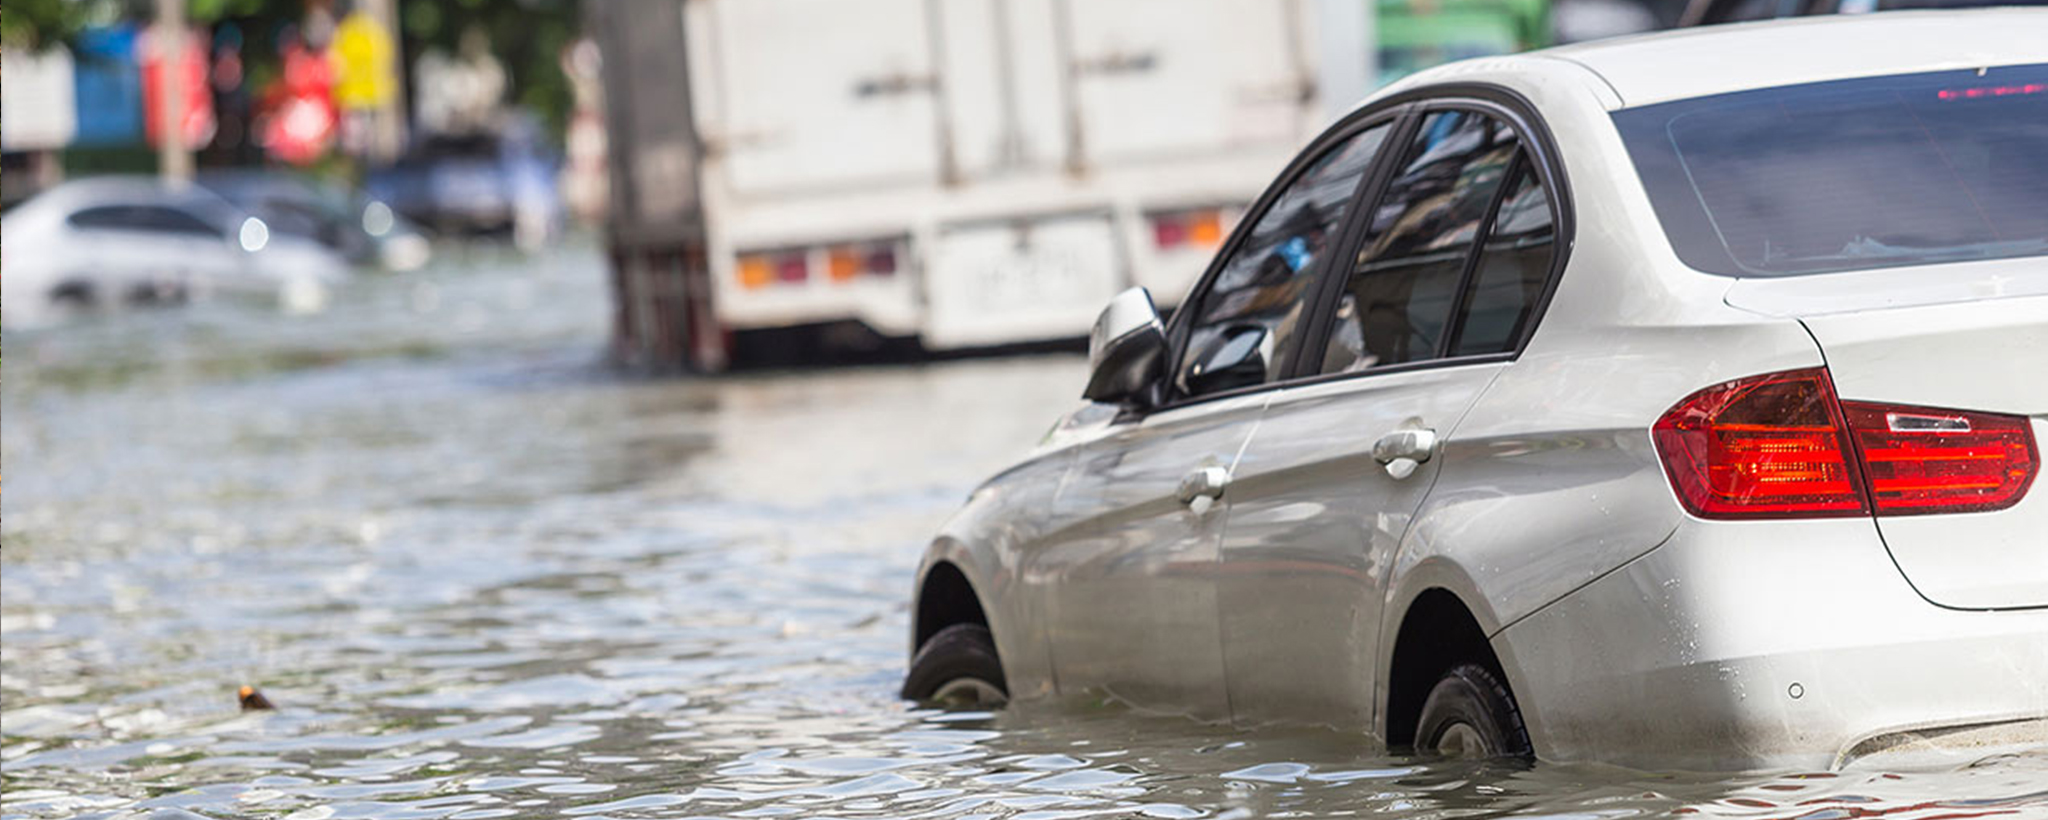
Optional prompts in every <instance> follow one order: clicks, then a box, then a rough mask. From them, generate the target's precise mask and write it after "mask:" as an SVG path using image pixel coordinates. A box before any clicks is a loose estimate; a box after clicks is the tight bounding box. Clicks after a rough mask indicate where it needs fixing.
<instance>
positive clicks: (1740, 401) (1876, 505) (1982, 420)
mask: <svg viewBox="0 0 2048 820" xmlns="http://www.w3.org/2000/svg"><path fill="white" fill-rule="evenodd" d="M2027 425H2028V422H2027V420H2026V419H2025V418H2023V417H2017V416H2001V415H1993V414H1988V413H1971V412H1961V411H1952V410H1936V409H1930V408H1924V407H1904V406H1891V405H1882V404H1873V403H1869V402H1844V401H1841V400H1839V399H1838V398H1836V396H1835V389H1834V380H1833V379H1832V378H1830V377H1829V376H1828V371H1827V369H1826V368H1822V367H1816V368H1809V369H1803V370H1789V371H1785V372H1783V373H1770V374H1765V375H1761V376H1751V377H1748V378H1743V379H1736V380H1734V381H1730V382H1725V383H1722V384H1718V385H1715V386H1713V387H1709V388H1707V389H1705V390H1701V391H1699V392H1697V393H1694V394H1692V395H1690V396H1687V397H1686V398H1685V399H1684V400H1683V401H1680V402H1679V403H1678V404H1677V405H1676V406H1674V407H1672V408H1671V409H1670V410H1669V411H1667V412H1665V414H1664V416H1663V417H1662V418H1660V419H1658V420H1657V423H1656V425H1655V426H1654V427H1653V428H1652V429H1651V437H1652V438H1653V439H1654V440H1655V442H1656V445H1657V452H1658V455H1659V456H1660V457H1661V458H1662V459H1663V462H1664V472H1665V474H1666V476H1668V477H1669V478H1670V480H1671V487H1672V489H1673V490H1674V491H1675V492H1676V493H1677V494H1678V499H1679V501H1680V503H1682V504H1684V505H1685V508H1686V509H1687V510H1688V511H1690V512H1691V513H1692V514H1693V515H1696V516H1699V517H1701V518H1713V519H1745V518H1831V517H1842V516H1855V515H1869V514H1872V513H1875V514H1878V515H1903V514H1913V513H1933V512H1972V511H1984V510H1994V509H2003V508H2005V507H2009V506H2011V505H2013V504H2015V503H2018V501H2019V498H2020V496H2021V495H2023V494H2025V492H2026V488H2027V485H2028V484H2029V483H2031V482H2032V480H2033V476H2034V473H2035V472H2036V470H2037V468H2038V465H2039V458H2038V456H2037V455H2036V451H2035V449H2034V441H2033V433H2032V431H2031V430H2030V429H2029V428H2028V426H2027Z"/></svg>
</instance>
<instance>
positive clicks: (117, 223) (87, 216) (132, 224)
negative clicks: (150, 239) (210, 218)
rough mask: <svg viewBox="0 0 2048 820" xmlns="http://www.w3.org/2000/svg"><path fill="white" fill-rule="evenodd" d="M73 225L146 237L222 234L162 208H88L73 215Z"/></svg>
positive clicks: (198, 220)
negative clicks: (135, 232)
mask: <svg viewBox="0 0 2048 820" xmlns="http://www.w3.org/2000/svg"><path fill="white" fill-rule="evenodd" d="M69 221H70V223H71V224H72V225H73V226H76V227H80V228H93V229H101V230H116V231H141V232H145V233H157V234H172V235H178V236H202V237H209V238H215V239H218V238H220V237H221V233H220V231H218V230H216V229H215V228H214V227H213V226H211V225H208V224H206V222H205V220H202V219H200V218H199V217H196V216H193V215H191V214H188V213H185V212H184V211H180V210H178V209H176V208H165V207H162V206H158V205H103V206H100V207H96V208H86V209H84V210H81V211H79V212H78V213H75V214H72V215H71V218H70V220H69Z"/></svg>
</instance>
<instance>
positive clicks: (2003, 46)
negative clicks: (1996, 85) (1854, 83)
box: [1542, 8, 2048, 106]
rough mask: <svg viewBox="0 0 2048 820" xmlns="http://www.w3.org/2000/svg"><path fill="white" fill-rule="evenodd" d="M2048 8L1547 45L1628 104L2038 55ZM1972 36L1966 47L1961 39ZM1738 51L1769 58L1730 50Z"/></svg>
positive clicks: (1826, 20) (1823, 20) (1785, 23)
mask: <svg viewBox="0 0 2048 820" xmlns="http://www.w3.org/2000/svg"><path fill="white" fill-rule="evenodd" d="M2043 42H2048V9H2039V8H2034V9H2026V8H2013V9H1986V10H1981V11H1972V12H1968V13H1963V14H1957V13H1952V12H1939V11H1895V12H1886V13H1884V14H1873V15H1847V16H1838V17H1809V18H1800V19H1790V20H1776V21H1771V22H1767V23H1754V24H1749V23H1739V24H1733V25H1727V26H1715V27H1711V28H1700V29H1690V30H1684V31H1671V32H1660V33H1657V34H1651V35H1641V36H1635V37H1618V38H1615V39H1612V40H1595V41H1592V42H1587V43H1580V44H1575V45H1569V46H1561V47H1558V48H1553V49H1547V50H1545V51H1544V52H1542V53H1543V54H1544V55H1546V56H1549V57H1554V58H1560V59H1567V60H1573V61H1576V62H1579V63H1581V64H1583V65H1585V66H1586V67H1587V68H1590V69H1592V70H1593V71H1595V72H1597V73H1599V75H1600V76H1601V77H1604V78H1606V80H1607V81H1608V82H1609V83H1611V84H1612V85H1613V86H1614V90H1615V93H1617V94H1619V95H1620V97H1621V101H1622V105H1623V106H1638V105H1651V104H1654V103H1660V102H1669V101H1671V100H1679V99H1685V98H1689V97H1703V96H1707V95H1710V94H1722V93H1727V92H1731V91H1741V90H1746V89H1751V88H1762V87H1766V86H1779V85H1792V84H1796V83H1812V82H1822V81H1825V80H1844V79H1849V78H1853V77H1872V76H1878V75H1883V74H1896V73H1901V72H1902V71H1903V70H1908V69H1906V68H1905V67H1908V66H1910V67H1911V69H1910V70H1912V71H1942V70H1958V69H1974V68H1978V67H1981V66H1987V65H2005V64H2021V63H2037V62H2040V61H2041V58H2042V50H2041V43H2043ZM1961 43H1967V44H1968V45H1967V46H1966V47H1958V44H1961ZM1730 54H1745V55H1767V56H1768V59H1743V60H1732V59H1728V56H1727V55H1730Z"/></svg>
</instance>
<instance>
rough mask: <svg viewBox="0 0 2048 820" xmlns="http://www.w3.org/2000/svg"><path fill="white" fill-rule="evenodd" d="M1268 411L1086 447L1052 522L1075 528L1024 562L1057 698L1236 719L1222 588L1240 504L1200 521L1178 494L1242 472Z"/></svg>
mask: <svg viewBox="0 0 2048 820" xmlns="http://www.w3.org/2000/svg"><path fill="white" fill-rule="evenodd" d="M1267 398H1268V395H1267V394H1264V393H1256V394H1252V395H1249V396H1238V397H1234V398H1226V399H1219V400H1216V401H1210V402H1202V403H1198V404H1193V405H1188V406H1184V407H1180V408H1175V409H1168V410H1163V411H1160V412H1156V413H1152V414H1150V415H1147V416H1146V417H1144V418H1142V419H1138V420H1134V421H1129V422H1125V423H1123V424H1118V425H1112V426H1110V427H1108V428H1106V429H1104V430H1103V432H1102V435H1101V436H1100V437H1099V438H1096V439H1094V440H1091V441H1088V442H1085V443H1083V444H1081V445H1080V446H1079V447H1078V449H1077V455H1076V456H1075V458H1076V465H1075V469H1074V470H1073V472H1072V474H1071V475H1070V476H1069V477H1068V479H1067V482H1066V486H1065V487H1064V488H1063V489H1062V491H1061V493H1060V497H1059V500H1058V502H1057V503H1056V504H1055V508H1056V509H1055V513H1054V516H1055V517H1056V518H1058V519H1061V520H1062V521H1071V522H1073V524H1072V525H1070V526H1069V527H1066V528H1063V529H1062V530H1060V531H1059V532H1058V533H1056V534H1055V535H1056V537H1049V538H1046V539H1042V540H1040V541H1038V542H1037V543H1035V544H1031V545H1029V546H1027V547H1026V550H1027V553H1026V555H1025V556H1024V558H1023V563H1024V567H1025V578H1026V579H1027V583H1029V584H1031V585H1032V586H1033V587H1034V588H1033V589H1032V594H1033V595H1034V596H1035V597H1036V598H1038V599H1039V600H1042V601H1043V602H1044V606H1045V612H1046V615H1047V618H1046V621H1045V628H1046V631H1047V635H1048V638H1049V643H1050V645H1051V650H1052V656H1053V668H1054V675H1055V676H1056V677H1057V678H1058V680H1059V688H1060V691H1061V692H1063V693H1079V692H1085V691H1101V692H1106V693H1108V694H1112V695H1115V696H1117V697H1119V698H1122V699H1124V700H1127V701H1129V702H1131V703H1134V704H1137V705H1140V706H1144V707H1148V708H1156V709H1161V710H1170V711H1184V712H1187V713H1189V714H1192V715H1195V716H1197V717H1202V718H1208V719H1223V718H1227V717H1228V716H1229V705H1228V703H1227V702H1226V701H1225V689H1224V684H1223V649H1222V640H1221V637H1220V633H1219V626H1218V623H1217V619H1216V613H1217V609H1216V584H1215V574H1216V565H1217V549H1218V547H1219V544H1220V542H1221V539H1222V535H1223V528H1224V524H1225V522H1226V521H1227V520H1228V517H1229V509H1228V504H1227V502H1228V499H1229V497H1230V496H1229V494H1228V492H1225V493H1224V495H1223V501H1222V502H1221V503H1212V504H1209V505H1206V506H1207V508H1206V509H1191V508H1190V507H1189V506H1188V505H1185V504H1183V503H1182V502H1181V500H1180V499H1179V498H1177V497H1176V492H1177V491H1178V489H1179V487H1180V484H1181V482H1182V480H1183V479H1184V478H1186V477H1187V476H1188V475H1189V474H1190V473H1192V472H1194V471H1196V470H1200V469H1204V468H1221V469H1223V470H1225V471H1229V470H1231V469H1232V468H1233V467H1234V466H1235V464H1236V462H1237V459H1238V456H1239V455H1240V454H1241V453H1242V452H1243V449H1244V446H1245V443H1246V442H1247V441H1248V440H1250V439H1251V437H1252V434H1253V431H1254V430H1255V429H1256V427H1257V424H1258V419H1259V413H1260V411H1261V410H1262V409H1263V408H1264V406H1265V403H1266V400H1267Z"/></svg>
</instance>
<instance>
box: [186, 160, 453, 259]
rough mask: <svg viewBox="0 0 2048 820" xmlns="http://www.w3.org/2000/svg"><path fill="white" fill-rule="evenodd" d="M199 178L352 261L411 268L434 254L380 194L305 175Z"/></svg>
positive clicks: (286, 230)
mask: <svg viewBox="0 0 2048 820" xmlns="http://www.w3.org/2000/svg"><path fill="white" fill-rule="evenodd" d="M199 184H200V185H202V186H204V187H206V188H207V189H209V190H211V191H213V192H214V193H216V194H219V195H221V196H222V197H223V198H225V199H227V200H228V201H229V202H232V203H234V204H235V206H236V207H239V208H241V209H243V210H245V211H248V212H249V213H250V215H252V216H255V217H258V218H260V219H262V220H263V221H264V223H265V224H267V225H269V226H270V230H271V232H272V233H275V234H283V235H286V236H295V237H299V238H301V239H310V240H313V241H315V242H318V243H320V244H321V245H324V246H326V247H327V248H328V249H329V250H332V251H334V252H335V253H338V254H341V256H342V257H343V258H345V259H347V260H348V261H349V262H351V263H353V264H356V265H374V266H377V267H381V268H383V269H385V270H392V271H410V270H418V269H419V268H420V267H422V266H424V265H426V264H427V260H428V259H430V258H432V256H433V248H432V245H431V244H430V243H429V242H428V241H427V237H426V236H425V235H424V234H422V233H421V231H420V229H419V226H417V225H415V224H413V222H412V220H409V219H406V218H405V217H404V216H402V215H400V214H399V213H398V212H396V211H394V210H393V209H392V208H391V206H390V205H388V204H386V203H385V202H384V201H383V200H380V199H375V198H372V197H368V196H363V195H360V194H351V193H349V192H348V191H345V190H343V189H341V188H340V187H337V186H334V185H329V184H326V183H322V182H319V181H317V180H314V179H311V178H309V177H305V176H302V175H299V174H292V173H283V172H276V171H261V170H254V169H246V170H223V171H208V172H205V173H202V174H200V176H199Z"/></svg>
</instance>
